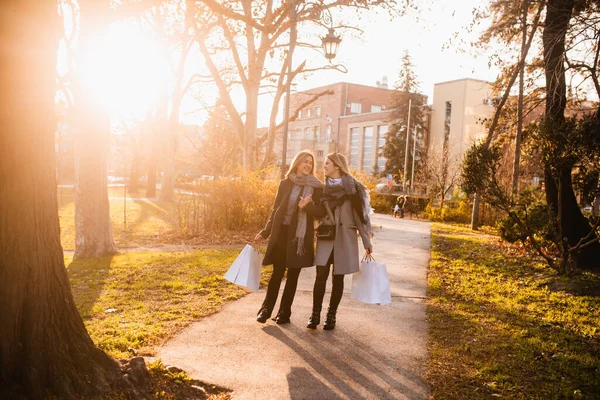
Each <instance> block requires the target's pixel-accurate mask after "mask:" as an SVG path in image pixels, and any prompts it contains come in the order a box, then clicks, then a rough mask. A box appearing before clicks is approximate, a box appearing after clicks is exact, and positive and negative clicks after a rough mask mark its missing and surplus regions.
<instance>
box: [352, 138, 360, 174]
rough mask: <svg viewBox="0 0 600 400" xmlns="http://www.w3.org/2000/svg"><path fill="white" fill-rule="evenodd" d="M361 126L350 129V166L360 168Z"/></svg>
mask: <svg viewBox="0 0 600 400" xmlns="http://www.w3.org/2000/svg"><path fill="white" fill-rule="evenodd" d="M359 137H360V128H352V129H350V168H354V169H357V168H358V144H359V143H358V139H359Z"/></svg>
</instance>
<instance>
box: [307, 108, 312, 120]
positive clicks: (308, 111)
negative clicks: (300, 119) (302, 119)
mask: <svg viewBox="0 0 600 400" xmlns="http://www.w3.org/2000/svg"><path fill="white" fill-rule="evenodd" d="M311 111H312V108H309V109H307V110H306V118H310V117H312V113H311Z"/></svg>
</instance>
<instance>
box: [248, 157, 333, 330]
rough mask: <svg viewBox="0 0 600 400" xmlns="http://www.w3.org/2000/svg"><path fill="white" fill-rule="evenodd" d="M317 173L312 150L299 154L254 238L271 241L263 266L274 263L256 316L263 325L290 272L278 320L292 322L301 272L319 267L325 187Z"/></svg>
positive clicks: (282, 181) (280, 183)
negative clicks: (317, 232) (318, 214)
mask: <svg viewBox="0 0 600 400" xmlns="http://www.w3.org/2000/svg"><path fill="white" fill-rule="evenodd" d="M314 172H315V157H314V156H313V154H312V153H311V152H310V151H308V150H303V151H301V152H299V153H298V154H296V156H295V157H294V159H293V160H292V164H291V165H290V168H289V170H288V171H287V173H286V175H285V179H283V180H281V182H279V188H278V189H277V196H276V197H275V203H274V204H273V210H272V211H271V216H270V217H269V221H268V222H267V224H266V225H265V228H264V229H263V230H262V231H260V232H259V233H258V234H257V235H256V237H255V238H254V240H255V241H260V240H262V239H267V238H269V243H268V244H267V251H266V253H265V257H264V259H263V262H262V264H263V265H270V264H273V273H272V274H271V279H270V280H269V285H268V286H267V294H266V296H265V300H264V301H263V304H262V306H261V307H260V310H259V311H258V315H257V316H256V320H257V321H258V322H260V323H265V322H266V321H267V319H269V318H270V317H271V314H272V312H273V308H274V307H275V303H276V302H277V296H278V294H279V287H280V285H281V280H282V279H283V275H284V273H285V271H286V269H287V281H286V283H285V288H284V290H283V296H282V298H281V303H280V306H279V312H278V313H277V316H276V317H275V318H274V319H275V322H276V323H277V324H279V325H281V324H287V323H289V322H290V316H291V315H292V310H291V308H292V303H293V302H294V296H295V294H296V286H297V285H298V276H299V275H300V270H301V269H302V268H306V267H312V266H313V265H315V264H314V257H315V252H314V223H313V221H314V218H313V213H314V212H315V210H316V206H315V202H316V203H317V204H319V203H320V199H321V195H322V193H323V184H322V183H321V181H319V179H317V178H316V177H315V175H314Z"/></svg>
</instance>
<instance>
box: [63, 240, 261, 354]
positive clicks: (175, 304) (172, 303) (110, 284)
mask: <svg viewBox="0 0 600 400" xmlns="http://www.w3.org/2000/svg"><path fill="white" fill-rule="evenodd" d="M239 251H240V250H239V249H218V250H217V249H211V250H198V251H189V252H172V253H167V252H162V253H159V252H155V253H125V254H117V255H114V256H112V257H102V258H95V259H76V260H74V261H73V260H72V256H71V255H66V256H65V263H66V265H67V266H68V267H67V271H68V274H69V279H70V281H71V287H72V290H73V297H74V298H75V302H76V304H77V307H78V309H79V312H80V313H81V315H82V317H83V319H84V322H85V325H86V328H87V330H88V332H89V334H90V336H91V337H92V339H93V340H94V343H96V344H97V345H98V346H99V347H100V348H101V349H103V350H104V351H106V352H107V353H108V354H110V355H111V356H113V357H116V358H128V357H131V356H133V355H135V354H137V355H142V356H151V355H154V352H155V348H156V346H158V345H160V344H161V343H163V342H164V341H165V340H167V339H169V338H170V337H172V336H173V335H174V334H176V333H177V332H179V331H180V330H181V329H182V328H184V327H185V326H186V325H188V324H190V323H191V322H194V321H196V320H199V319H201V318H202V317H205V316H207V315H210V314H213V313H215V312H218V311H219V310H220V309H221V308H222V307H223V306H224V305H226V304H227V303H229V302H231V301H233V300H235V299H238V298H240V297H241V296H243V295H244V294H245V293H246V291H245V289H243V288H240V287H238V286H236V285H233V284H231V283H229V282H228V281H226V280H225V279H224V278H223V274H224V273H225V272H226V271H227V269H228V268H229V266H230V265H231V263H232V262H233V261H234V260H235V258H236V257H237V255H238V253H239ZM271 270H272V269H271V268H270V267H269V268H265V269H263V271H262V275H261V284H263V285H264V284H266V282H267V280H268V278H269V276H270V273H271ZM110 309H115V310H116V311H114V312H110V311H107V310H110Z"/></svg>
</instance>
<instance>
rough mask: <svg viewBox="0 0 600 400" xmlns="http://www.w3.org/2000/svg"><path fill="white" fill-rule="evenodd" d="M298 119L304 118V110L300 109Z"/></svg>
mask: <svg viewBox="0 0 600 400" xmlns="http://www.w3.org/2000/svg"><path fill="white" fill-rule="evenodd" d="M298 119H302V110H300V111H298Z"/></svg>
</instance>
